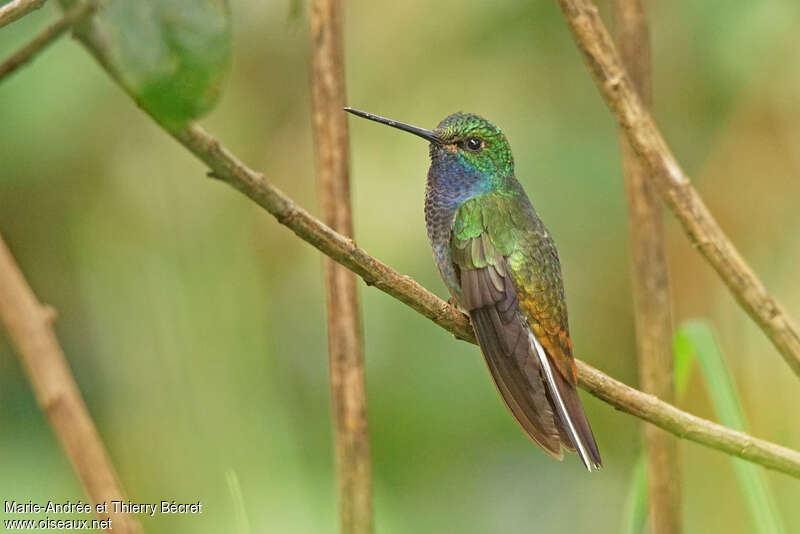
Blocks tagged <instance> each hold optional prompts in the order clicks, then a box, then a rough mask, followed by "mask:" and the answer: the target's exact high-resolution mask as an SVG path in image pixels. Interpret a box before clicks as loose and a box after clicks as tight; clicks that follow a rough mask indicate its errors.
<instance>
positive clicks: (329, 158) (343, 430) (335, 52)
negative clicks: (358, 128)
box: [310, 0, 372, 534]
mask: <svg viewBox="0 0 800 534" xmlns="http://www.w3.org/2000/svg"><path fill="white" fill-rule="evenodd" d="M310 23H311V42H312V52H311V96H312V105H313V106H312V110H313V126H314V138H315V143H314V149H315V156H316V168H317V176H318V183H319V194H320V200H321V204H322V219H323V220H324V221H325V223H326V224H327V225H328V226H329V227H330V228H332V229H333V230H335V231H337V232H339V233H341V234H343V235H345V236H352V235H353V221H352V210H351V207H350V178H349V162H348V150H349V148H348V135H347V117H346V116H345V114H344V113H342V108H343V107H344V105H345V88H344V50H343V48H344V44H343V38H342V5H341V2H340V0H314V1H313V2H312V3H311V10H310ZM324 268H325V288H326V294H327V316H328V352H329V356H330V374H331V395H332V404H333V414H334V427H335V428H334V439H335V445H336V465H337V480H338V486H339V522H340V532H342V534H369V533H371V532H372V496H371V483H372V481H371V478H372V469H371V466H370V452H369V430H368V425H367V398H366V388H365V384H364V348H363V339H362V332H361V317H360V311H359V306H358V287H357V282H356V276H355V275H354V274H353V272H352V271H350V270H348V269H347V268H345V267H343V266H342V265H339V264H338V263H336V262H334V261H333V260H331V259H330V258H325V260H324Z"/></svg>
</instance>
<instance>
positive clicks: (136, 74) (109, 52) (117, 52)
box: [62, 0, 231, 128]
mask: <svg viewBox="0 0 800 534" xmlns="http://www.w3.org/2000/svg"><path fill="white" fill-rule="evenodd" d="M74 1H75V0H62V3H63V4H65V5H71V4H73V3H74ZM78 31H79V32H91V34H92V39H93V40H94V41H95V42H100V43H102V45H103V51H102V54H103V58H102V60H103V61H104V62H105V63H106V64H108V66H110V67H111V68H112V69H113V71H114V72H115V74H116V75H117V77H118V78H119V80H120V82H121V83H122V85H123V86H124V87H125V89H126V90H127V91H128V92H130V93H131V95H132V96H133V97H134V98H135V99H136V101H137V102H138V103H139V105H140V106H141V107H143V108H144V109H145V110H146V111H148V112H149V113H151V114H152V115H154V117H155V118H156V119H157V120H159V121H160V122H162V123H163V124H164V125H166V126H168V127H170V128H179V127H181V126H183V125H185V124H186V123H187V122H189V121H191V120H193V119H196V118H198V117H200V116H201V115H203V114H204V113H206V112H208V111H209V110H210V109H211V108H212V107H214V104H216V102H217V99H218V98H219V94H220V91H221V86H222V82H223V80H224V78H225V75H226V73H227V70H228V69H227V67H228V63H229V58H230V48H231V22H230V9H229V7H228V3H227V0H135V1H132V0H105V1H104V2H103V3H102V4H101V7H100V9H99V10H98V11H97V13H96V14H95V16H94V17H93V21H92V23H91V25H90V26H86V25H83V26H81V27H80V28H79V30H78Z"/></svg>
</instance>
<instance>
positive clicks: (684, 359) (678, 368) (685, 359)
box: [673, 335, 695, 399]
mask: <svg viewBox="0 0 800 534" xmlns="http://www.w3.org/2000/svg"><path fill="white" fill-rule="evenodd" d="M673 354H674V363H673V367H674V369H675V398H677V399H680V398H682V397H683V395H684V394H685V393H686V388H687V387H688V386H689V376H690V375H691V373H692V368H693V367H694V361H695V358H694V349H693V348H692V344H691V343H689V340H688V339H686V338H685V337H684V336H680V335H675V336H674V339H673Z"/></svg>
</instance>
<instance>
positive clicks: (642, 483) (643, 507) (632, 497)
mask: <svg viewBox="0 0 800 534" xmlns="http://www.w3.org/2000/svg"><path fill="white" fill-rule="evenodd" d="M646 521H647V454H646V453H645V452H644V449H643V450H642V452H640V453H639V456H638V457H637V458H636V463H635V464H634V466H633V473H632V474H631V483H630V487H629V488H628V497H627V498H626V499H625V516H624V524H623V527H622V534H642V532H644V526H645V522H646Z"/></svg>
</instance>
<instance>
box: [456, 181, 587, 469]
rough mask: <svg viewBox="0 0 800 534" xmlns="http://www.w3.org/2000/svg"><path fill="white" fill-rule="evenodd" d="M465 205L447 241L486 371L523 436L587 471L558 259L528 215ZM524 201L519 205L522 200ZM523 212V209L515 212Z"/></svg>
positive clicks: (511, 207) (487, 204)
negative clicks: (576, 459)
mask: <svg viewBox="0 0 800 534" xmlns="http://www.w3.org/2000/svg"><path fill="white" fill-rule="evenodd" d="M476 200H479V201H471V202H467V203H465V204H464V205H462V207H461V208H460V209H459V212H458V213H457V215H456V219H455V223H454V227H453V235H452V240H451V245H452V256H453V263H454V264H455V266H456V268H457V273H458V276H459V277H460V282H461V304H462V306H463V307H464V308H465V309H467V310H468V311H469V313H470V316H471V317H472V320H473V325H474V327H475V331H476V334H477V336H478V341H479V344H480V345H481V349H482V351H483V354H484V357H485V359H486V362H487V364H488V366H489V370H490V371H491V374H492V376H493V378H494V381H495V384H496V385H497V388H498V390H499V391H500V394H501V396H502V397H503V399H504V400H505V402H506V404H507V405H508V407H509V409H510V410H511V412H512V414H514V417H515V418H516V419H517V421H518V422H519V423H520V425H521V426H522V427H523V428H524V429H525V430H526V432H527V433H528V435H529V436H530V437H531V438H532V439H533V440H534V441H535V442H536V443H538V444H539V445H540V446H541V447H542V448H543V449H544V450H545V451H547V452H548V453H549V454H551V455H552V456H555V457H557V458H560V456H561V447H560V446H561V445H563V446H564V447H566V448H568V449H570V450H577V452H578V453H579V454H580V456H581V459H582V460H583V462H584V464H585V465H586V467H587V468H589V469H591V468H592V467H599V465H600V455H599V453H598V451H597V445H596V444H595V440H594V436H593V434H592V431H591V428H590V427H589V423H588V421H587V419H586V415H585V414H584V411H583V407H582V405H581V403H580V398H579V397H578V392H577V390H576V388H575V384H576V373H575V363H574V359H573V357H572V347H571V343H570V340H569V331H568V327H567V316H566V305H565V302H564V292H563V285H562V282H561V276H560V266H559V263H558V255H557V253H556V250H555V246H554V245H553V242H552V240H551V239H550V237H549V235H547V231H546V230H545V229H544V227H543V226H542V225H541V224H540V223H538V218H536V217H535V213H533V212H532V208H530V209H531V213H526V212H525V208H526V206H527V207H529V206H530V204H529V203H528V202H524V203H523V205H522V206H520V205H519V203H512V202H509V201H508V200H507V199H505V198H503V197H495V196H491V195H487V196H485V197H483V198H481V199H476ZM525 200H527V199H525ZM520 208H523V209H520Z"/></svg>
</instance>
